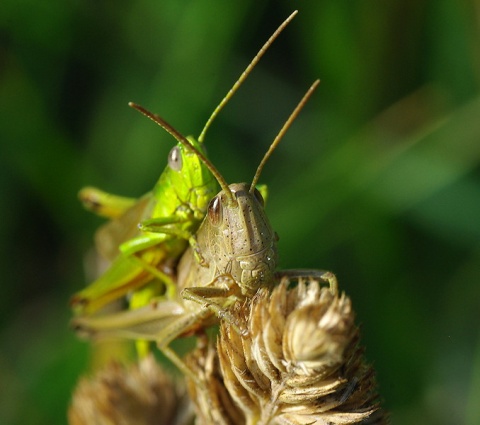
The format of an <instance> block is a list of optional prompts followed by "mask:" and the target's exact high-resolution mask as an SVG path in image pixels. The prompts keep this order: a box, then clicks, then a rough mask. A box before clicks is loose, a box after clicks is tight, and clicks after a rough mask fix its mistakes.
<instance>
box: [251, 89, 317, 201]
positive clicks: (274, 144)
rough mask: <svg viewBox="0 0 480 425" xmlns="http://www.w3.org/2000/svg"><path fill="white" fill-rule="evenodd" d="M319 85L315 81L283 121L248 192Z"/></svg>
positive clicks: (253, 187) (253, 186) (252, 188)
mask: <svg viewBox="0 0 480 425" xmlns="http://www.w3.org/2000/svg"><path fill="white" fill-rule="evenodd" d="M319 84H320V80H316V81H315V82H314V83H313V84H312V85H311V86H310V88H309V89H308V90H307V92H306V93H305V94H304V95H303V97H302V100H301V101H300V102H299V103H298V105H297V107H296V108H295V109H294V110H293V112H292V113H291V114H290V116H289V117H288V119H287V121H285V124H283V127H282V128H281V130H280V131H279V132H278V134H277V136H276V137H275V139H274V140H273V142H272V144H271V145H270V147H269V148H268V151H267V152H266V153H265V155H264V157H263V159H262V160H261V162H260V164H259V166H258V168H257V171H256V173H255V176H253V180H252V184H251V185H250V192H253V190H254V189H255V186H256V184H257V182H258V179H259V178H260V174H261V173H262V170H263V167H264V166H265V163H266V162H267V161H268V159H269V158H270V155H271V154H272V152H273V151H274V150H275V148H276V147H277V145H278V144H279V143H280V140H282V138H283V136H284V135H285V133H286V132H287V130H288V129H289V128H290V126H291V125H292V123H293V121H294V120H295V118H297V116H298V114H299V113H300V111H301V110H302V108H303V107H304V106H305V104H306V103H307V102H308V99H309V98H310V96H311V95H312V94H313V92H314V91H315V89H316V88H317V86H318V85H319Z"/></svg>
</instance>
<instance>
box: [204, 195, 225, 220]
mask: <svg viewBox="0 0 480 425" xmlns="http://www.w3.org/2000/svg"><path fill="white" fill-rule="evenodd" d="M207 214H208V219H209V220H210V223H212V225H213V226H218V225H219V224H220V223H221V222H222V205H221V201H220V197H218V196H215V198H213V199H212V200H211V201H210V203H209V204H208V213H207Z"/></svg>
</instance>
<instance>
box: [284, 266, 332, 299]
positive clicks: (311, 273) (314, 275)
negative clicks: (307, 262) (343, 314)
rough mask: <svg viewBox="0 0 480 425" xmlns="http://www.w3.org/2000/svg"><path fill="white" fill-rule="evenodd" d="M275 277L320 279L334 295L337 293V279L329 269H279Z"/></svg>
mask: <svg viewBox="0 0 480 425" xmlns="http://www.w3.org/2000/svg"><path fill="white" fill-rule="evenodd" d="M275 277H276V278H277V279H281V278H282V277H287V278H289V279H298V278H311V279H318V280H322V281H324V282H326V283H328V284H329V286H330V291H331V292H332V294H333V295H334V296H337V295H338V281H337V277H336V276H335V275H334V274H333V273H332V272H329V271H325V270H317V269H291V270H280V271H278V272H276V273H275Z"/></svg>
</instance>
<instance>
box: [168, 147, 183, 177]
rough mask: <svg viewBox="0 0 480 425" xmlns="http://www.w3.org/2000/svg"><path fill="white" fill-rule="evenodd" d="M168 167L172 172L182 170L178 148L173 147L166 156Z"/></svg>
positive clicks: (180, 154)
mask: <svg viewBox="0 0 480 425" xmlns="http://www.w3.org/2000/svg"><path fill="white" fill-rule="evenodd" d="M168 166H169V167H170V168H171V169H172V170H173V171H180V170H181V169H182V166H183V161H182V152H181V151H180V148H179V147H178V146H174V147H173V148H172V149H171V151H170V153H169V154H168Z"/></svg>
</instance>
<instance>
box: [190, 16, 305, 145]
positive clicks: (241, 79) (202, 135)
mask: <svg viewBox="0 0 480 425" xmlns="http://www.w3.org/2000/svg"><path fill="white" fill-rule="evenodd" d="M297 13H298V10H295V11H294V12H293V13H292V14H291V15H290V16H289V17H288V18H287V19H285V21H283V23H282V24H281V25H280V26H279V27H278V28H277V30H276V31H275V32H274V33H273V34H272V35H271V36H270V38H269V39H268V40H267V42H266V43H265V44H264V45H263V46H262V48H261V49H260V50H259V51H258V53H257V54H256V55H255V57H254V58H253V59H252V61H251V62H250V64H249V65H248V66H247V67H246V68H245V71H243V72H242V74H241V75H240V77H239V78H238V80H237V81H236V82H235V84H234V85H233V86H232V88H231V89H230V90H229V91H228V93H227V95H226V96H225V97H224V98H223V99H222V101H221V102H220V103H219V104H218V106H217V107H216V108H215V110H214V111H213V112H212V115H210V118H209V119H208V120H207V122H206V124H205V126H204V127H203V130H202V132H201V133H200V136H198V141H199V142H200V143H203V139H204V138H205V134H206V132H207V130H208V128H209V127H210V125H211V124H212V122H213V120H214V119H215V118H216V116H217V115H218V114H219V112H220V111H221V110H222V109H223V107H224V106H225V105H226V104H227V102H228V101H229V100H230V99H231V98H232V96H233V95H234V94H235V92H236V91H237V90H238V88H239V87H240V86H241V85H242V83H243V82H244V81H245V80H246V79H247V77H248V75H249V74H250V72H251V71H252V69H253V68H254V67H255V65H256V64H257V63H258V62H259V61H260V59H261V58H262V56H263V55H264V54H265V52H266V51H267V50H268V48H269V47H270V46H271V45H272V44H273V42H274V41H275V39H276V38H277V37H278V36H279V34H280V33H281V32H282V31H283V30H284V28H285V27H286V26H287V25H288V24H289V23H290V21H291V20H292V19H293V18H294V17H295V15H296V14H297Z"/></svg>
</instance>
